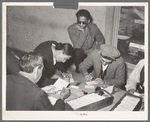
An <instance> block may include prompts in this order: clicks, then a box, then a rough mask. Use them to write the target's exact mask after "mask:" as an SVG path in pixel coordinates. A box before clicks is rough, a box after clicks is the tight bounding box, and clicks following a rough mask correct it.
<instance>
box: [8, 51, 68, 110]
mask: <svg viewBox="0 0 150 122" xmlns="http://www.w3.org/2000/svg"><path fill="white" fill-rule="evenodd" d="M43 67H44V65H43V58H42V56H41V54H38V53H36V52H29V53H26V54H24V55H23V56H22V58H20V60H19V68H20V71H19V73H18V75H8V76H7V82H6V83H7V84H6V86H7V87H6V110H65V103H64V100H65V99H66V98H67V97H68V96H69V95H70V91H69V90H67V89H63V90H62V92H61V93H60V99H58V100H57V101H56V103H55V105H52V104H51V103H50V101H49V99H48V96H47V94H46V93H45V92H44V91H43V90H42V89H41V88H39V87H38V86H37V85H36V83H37V82H38V81H39V79H40V78H41V76H42V70H43Z"/></svg>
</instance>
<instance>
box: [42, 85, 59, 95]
mask: <svg viewBox="0 0 150 122" xmlns="http://www.w3.org/2000/svg"><path fill="white" fill-rule="evenodd" d="M41 89H42V90H43V91H45V92H46V93H48V94H55V93H56V91H55V89H56V87H55V86H53V85H49V86H45V87H43V88H41Z"/></svg>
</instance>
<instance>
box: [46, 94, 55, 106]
mask: <svg viewBox="0 0 150 122" xmlns="http://www.w3.org/2000/svg"><path fill="white" fill-rule="evenodd" d="M48 99H49V100H50V102H51V104H52V105H54V104H55V103H56V101H57V98H54V97H51V96H48Z"/></svg>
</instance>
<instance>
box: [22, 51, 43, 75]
mask: <svg viewBox="0 0 150 122" xmlns="http://www.w3.org/2000/svg"><path fill="white" fill-rule="evenodd" d="M41 60H43V57H42V55H41V54H39V53H37V52H29V53H25V54H24V55H23V56H22V57H21V58H20V60H19V68H20V70H21V71H23V72H27V73H32V72H33V70H34V68H35V67H37V66H40V65H42V64H41Z"/></svg>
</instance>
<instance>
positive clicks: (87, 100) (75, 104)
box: [68, 93, 105, 110]
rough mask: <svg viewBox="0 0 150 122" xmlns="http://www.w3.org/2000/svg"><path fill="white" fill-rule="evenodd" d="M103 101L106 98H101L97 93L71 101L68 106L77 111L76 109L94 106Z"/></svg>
mask: <svg viewBox="0 0 150 122" xmlns="http://www.w3.org/2000/svg"><path fill="white" fill-rule="evenodd" d="M102 99H105V97H104V96H99V95H97V94H95V93H92V94H88V95H85V96H83V97H80V98H77V99H74V100H71V101H69V102H68V104H69V105H70V106H71V107H72V108H73V109H74V110H75V109H78V108H81V107H83V106H86V105H89V104H92V103H94V102H98V101H100V100H102Z"/></svg>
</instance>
